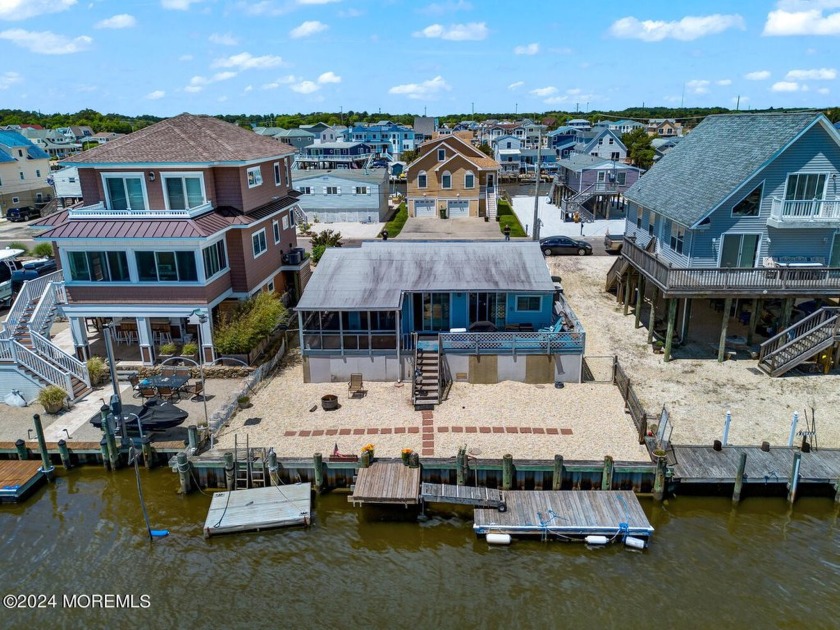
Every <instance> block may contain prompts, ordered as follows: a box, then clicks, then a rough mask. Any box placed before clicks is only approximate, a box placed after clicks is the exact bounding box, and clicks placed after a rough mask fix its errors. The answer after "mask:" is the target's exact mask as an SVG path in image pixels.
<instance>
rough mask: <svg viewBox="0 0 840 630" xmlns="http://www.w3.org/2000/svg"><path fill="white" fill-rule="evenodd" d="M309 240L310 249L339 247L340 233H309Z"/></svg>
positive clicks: (326, 231) (328, 231)
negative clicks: (310, 241)
mask: <svg viewBox="0 0 840 630" xmlns="http://www.w3.org/2000/svg"><path fill="white" fill-rule="evenodd" d="M309 238H311V239H312V247H313V248H314V247H316V246H318V245H324V246H326V247H341V246H342V245H343V243H342V242H341V232H333V231H332V230H322V231H321V232H310V233H309Z"/></svg>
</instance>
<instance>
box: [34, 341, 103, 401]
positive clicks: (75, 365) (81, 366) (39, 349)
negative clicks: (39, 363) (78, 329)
mask: <svg viewBox="0 0 840 630" xmlns="http://www.w3.org/2000/svg"><path fill="white" fill-rule="evenodd" d="M29 335H30V339H31V340H32V349H33V351H34V352H35V353H36V354H37V355H38V356H40V357H42V358H45V359H47V360H49V362H50V363H52V364H54V365H57V366H59V367H60V368H61V369H62V370H64V371H65V372H66V373H68V374H70V375H72V376H75V377H76V378H77V379H79V380H80V381H82V382H84V384H85V385H87V386H88V387H90V375H89V374H88V368H87V364H86V363H82V362H81V361H79V360H78V359H77V358H76V357H74V356H72V355H69V354H67V353H66V352H64V350H62V349H61V348H59V347H58V346H56V345H55V344H53V343H52V342H51V341H50V340H49V339H47V338H46V337H43V336H41V335H39V334H38V333H36V332H35V331H34V330H30V331H29ZM72 392H73V390H72V389H70V390H68V393H71V394H72Z"/></svg>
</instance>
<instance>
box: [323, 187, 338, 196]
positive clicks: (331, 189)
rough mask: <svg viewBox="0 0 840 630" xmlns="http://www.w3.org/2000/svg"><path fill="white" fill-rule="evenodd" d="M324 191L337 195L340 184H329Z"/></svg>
mask: <svg viewBox="0 0 840 630" xmlns="http://www.w3.org/2000/svg"><path fill="white" fill-rule="evenodd" d="M324 192H325V193H326V194H328V195H337V194H338V186H327V187H325V188H324Z"/></svg>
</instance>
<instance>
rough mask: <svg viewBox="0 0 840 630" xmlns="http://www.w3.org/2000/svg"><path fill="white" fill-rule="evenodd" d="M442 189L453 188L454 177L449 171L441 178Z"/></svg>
mask: <svg viewBox="0 0 840 630" xmlns="http://www.w3.org/2000/svg"><path fill="white" fill-rule="evenodd" d="M440 187H441V188H452V175H450V174H449V171H444V172H443V175H441V177H440Z"/></svg>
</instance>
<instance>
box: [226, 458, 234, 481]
mask: <svg viewBox="0 0 840 630" xmlns="http://www.w3.org/2000/svg"><path fill="white" fill-rule="evenodd" d="M233 473H234V470H233V453H231V452H230V451H228V452H227V453H225V487H226V488H227V489H228V490H233V482H234V474H233Z"/></svg>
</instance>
